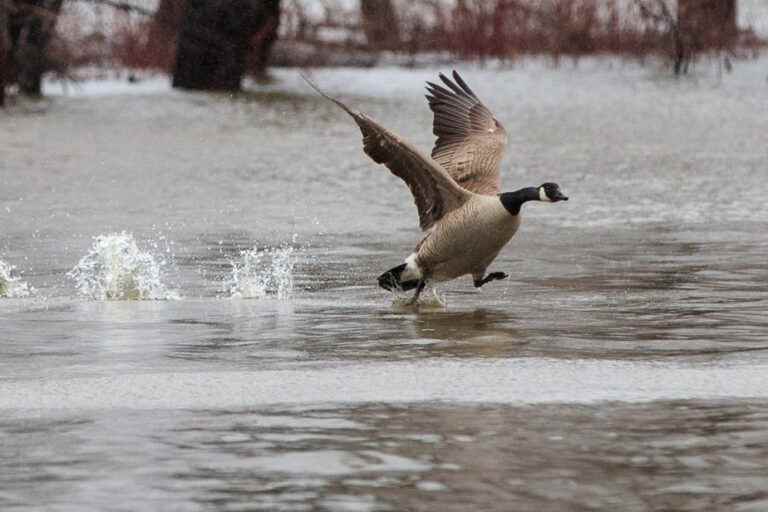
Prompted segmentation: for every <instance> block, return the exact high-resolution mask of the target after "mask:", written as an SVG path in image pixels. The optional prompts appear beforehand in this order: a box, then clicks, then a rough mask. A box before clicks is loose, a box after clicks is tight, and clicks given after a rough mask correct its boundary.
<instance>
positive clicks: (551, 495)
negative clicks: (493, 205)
mask: <svg viewBox="0 0 768 512" xmlns="http://www.w3.org/2000/svg"><path fill="white" fill-rule="evenodd" d="M765 69H766V66H765V61H758V62H740V63H738V64H737V66H736V68H735V72H734V74H733V75H725V76H722V77H718V76H717V75H716V74H707V73H704V72H700V73H699V74H698V75H697V76H696V77H694V78H691V79H686V80H682V81H673V80H670V79H667V78H666V77H665V76H664V75H662V74H660V73H657V72H655V71H654V70H653V69H651V68H638V67H636V66H633V65H621V64H616V63H615V62H614V63H610V62H607V61H600V62H587V63H584V64H582V66H581V67H579V68H578V69H571V68H568V67H565V68H560V69H551V68H550V67H548V66H547V65H543V64H542V63H536V62H529V63H527V64H524V65H522V66H520V67H517V68H514V69H510V70H501V71H496V70H478V69H467V70H466V71H465V72H464V75H465V78H466V79H467V81H468V82H469V83H470V85H472V87H473V88H474V89H475V91H476V92H477V93H478V94H479V95H480V96H481V98H483V99H484V100H485V102H486V104H487V105H488V106H489V107H491V109H492V110H494V112H495V113H496V114H497V117H499V119H500V121H501V122H502V123H503V124H504V125H505V126H506V128H507V131H508V132H509V133H510V135H511V140H510V147H509V156H508V158H507V159H506V160H505V163H504V169H505V170H504V186H505V188H506V189H516V188H520V187H522V186H528V185H538V184H540V183H542V182H545V181H556V182H558V183H560V184H561V186H562V188H563V190H564V191H565V192H566V194H568V195H569V196H570V197H571V200H570V201H569V202H568V203H559V204H555V205H544V204H533V205H529V206H526V208H525V210H524V214H523V215H524V221H523V226H522V228H521V231H520V232H519V233H518V235H517V236H516V237H515V239H514V241H513V242H512V244H510V246H509V247H508V248H507V249H506V250H505V251H504V252H503V253H502V255H501V256H500V257H499V259H498V260H497V262H496V263H495V265H494V267H493V269H492V270H501V271H505V272H507V273H509V274H510V277H509V279H508V280H506V281H503V282H496V283H491V284H490V285H487V286H485V287H484V288H483V289H482V290H480V291H476V290H475V289H474V288H473V287H472V285H471V282H470V281H469V279H466V280H460V281H456V282H454V283H451V284H449V285H446V286H444V287H441V288H440V289H439V290H438V292H437V293H438V294H439V296H440V298H441V300H442V301H443V302H444V303H445V305H444V306H440V304H439V303H438V301H436V300H434V299H429V300H427V302H426V304H425V305H424V306H423V307H421V308H420V309H418V310H413V309H409V308H405V307H402V306H400V305H398V303H394V304H393V299H392V297H391V296H390V295H389V294H388V293H386V292H384V291H382V290H379V289H377V288H376V286H375V277H376V276H377V275H378V274H379V273H381V272H382V271H383V270H386V269H387V268H389V267H391V266H394V265H396V264H397V263H399V261H400V260H401V259H402V257H404V256H405V255H407V253H408V252H409V250H410V249H411V248H412V246H413V244H414V243H415V241H416V240H417V239H418V237H419V231H418V228H417V222H416V214H415V208H414V207H413V205H412V202H411V198H410V196H409V194H408V192H407V189H406V188H405V187H404V186H403V185H402V184H401V183H400V182H399V181H398V180H397V179H396V178H394V177H392V176H390V175H389V174H388V173H387V172H386V171H385V170H384V169H383V168H377V167H376V166H375V165H373V164H372V163H370V162H369V161H368V160H367V159H366V157H365V156H364V155H363V154H362V152H361V150H360V146H359V134H358V132H357V131H356V128H355V127H354V125H353V124H351V122H350V121H349V120H348V119H347V118H345V117H344V115H343V114H342V113H340V112H338V111H337V110H335V108H334V107H333V106H332V105H329V104H327V103H325V102H323V101H321V100H320V99H318V98H316V97H315V96H314V95H313V94H311V92H310V91H309V90H307V88H306V87H305V86H304V85H303V84H302V83H301V81H300V80H299V78H298V76H297V75H296V74H295V73H293V72H277V73H276V77H277V81H276V82H275V83H274V84H272V85H271V86H268V87H265V88H262V89H259V90H258V91H256V92H251V93H248V94H244V95H241V96H238V97H234V98H232V97H229V96H224V95H195V94H185V93H179V92H173V91H170V90H168V88H167V86H166V85H165V84H164V83H163V82H162V81H156V80H150V81H146V82H143V83H140V84H138V85H136V86H128V85H122V84H93V83H91V84H85V85H84V86H83V88H81V89H75V90H74V91H71V92H70V93H69V95H67V96H61V95H58V94H57V91H56V90H55V88H51V89H50V93H51V94H52V99H51V100H50V102H49V103H45V104H42V105H36V106H29V105H16V106H14V107H13V108H12V109H11V111H10V113H8V114H3V115H2V117H0V144H1V145H0V150H1V151H2V158H0V260H2V261H3V262H4V263H5V265H4V266H0V280H3V282H4V283H5V284H4V285H3V286H2V287H0V292H2V290H3V288H4V289H5V292H3V293H4V294H5V295H8V296H9V297H7V298H5V299H0V326H2V327H1V329H2V333H1V335H0V340H2V341H1V342H0V376H1V377H0V439H1V440H2V441H1V442H0V508H2V510H4V511H5V510H9V511H31V510H55V511H65V510H66V511H69V510H73V511H74V510H77V511H81V510H106V509H108V510H137V509H143V510H161V509H162V510H270V511H271V510H328V511H337V510H338V511H345V510H394V511H400V510H414V511H416V510H456V511H463V510H470V509H477V510H489V511H506V510H553V511H554V510H596V509H600V510H638V511H640V510H705V509H707V510H715V509H716V510H743V511H757V510H765V509H768V491H766V489H768V477H767V476H766V475H768V464H766V462H765V460H766V455H767V454H766V446H768V372H766V370H768V353H767V351H768V344H767V343H768V261H767V260H766V253H768V235H766V229H767V228H768V203H767V202H766V201H765V200H764V198H765V197H768V180H766V176H767V175H768V167H766V165H767V162H768V150H766V146H765V140H764V139H765V133H768V107H766V105H768V101H766V100H768V86H766V84H765ZM435 75H436V71H435V70H418V71H403V70H395V69H383V70H374V71H370V70H367V71H362V70H361V71H356V70H328V71H322V72H317V73H316V74H315V79H316V80H317V81H318V82H319V83H320V84H321V85H323V86H324V87H326V88H327V89H328V90H329V92H332V93H333V94H337V95H339V96H340V97H342V98H343V99H345V100H346V101H348V102H349V103H350V104H351V105H353V106H356V107H358V108H360V109H363V110H365V111H366V112H367V113H369V114H370V115H371V116H373V117H374V118H376V119H378V120H380V121H381V122H382V123H383V124H385V125H386V126H389V127H391V128H393V129H395V130H396V131H397V132H398V133H400V134H401V135H403V136H404V137H406V138H408V139H410V140H412V141H413V142H415V143H416V144H418V145H419V146H420V147H422V148H424V150H425V151H426V150H428V149H429V148H430V146H431V142H432V138H431V133H430V132H431V128H430V122H431V118H430V113H429V111H428V109H427V107H426V102H424V101H423V100H422V96H421V94H422V92H423V90H422V84H423V81H424V80H426V79H433V78H434V76H435ZM99 235H102V237H101V238H98V239H94V237H97V236H99ZM11 266H13V267H15V268H12V269H11ZM13 279H15V281H14V280H13ZM136 298H139V299H147V300H114V299H136ZM149 299H160V300H149Z"/></svg>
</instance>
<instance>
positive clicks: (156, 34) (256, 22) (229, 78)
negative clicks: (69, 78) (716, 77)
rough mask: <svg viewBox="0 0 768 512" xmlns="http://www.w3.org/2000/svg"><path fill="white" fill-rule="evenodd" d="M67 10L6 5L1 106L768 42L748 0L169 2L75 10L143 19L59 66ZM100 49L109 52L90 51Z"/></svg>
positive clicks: (11, 0)
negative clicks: (315, 70) (377, 70)
mask: <svg viewBox="0 0 768 512" xmlns="http://www.w3.org/2000/svg"><path fill="white" fill-rule="evenodd" d="M63 1H64V0H0V63H2V65H1V66H0V101H2V98H3V97H2V93H3V92H4V90H5V85H8V84H17V85H18V88H19V90H20V91H21V92H23V93H25V94H29V95H39V93H40V79H41V76H42V74H43V73H44V72H46V71H50V70H54V71H57V70H63V69H66V68H67V66H82V65H97V66H103V67H113V68H129V69H157V70H162V71H165V72H168V73H171V74H172V75H173V83H174V86H176V87H183V88H190V89H209V90H237V89H239V87H240V85H241V83H242V79H243V76H244V75H245V74H247V73H249V72H250V73H252V74H255V75H259V74H264V72H265V70H266V68H267V64H268V62H269V60H270V55H273V57H274V58H276V59H277V61H278V62H279V64H280V65H323V64H333V63H343V64H355V63H357V62H361V61H360V59H358V56H359V55H364V56H365V58H364V59H363V60H362V62H365V63H369V64H371V63H375V61H376V59H377V58H378V56H379V55H382V54H383V52H388V53H389V54H391V55H395V56H398V55H400V56H402V57H403V59H401V62H403V63H405V64H408V63H409V62H414V60H413V59H415V57H416V56H417V55H423V54H427V53H430V54H438V55H443V56H446V57H448V58H452V59H457V60H484V59H490V58H493V59H500V60H513V59H515V58H517V57H519V56H521V55H546V56H550V57H551V58H552V59H553V60H554V61H555V62H557V61H559V60H560V59H561V58H574V59H576V58H579V57H581V56H584V55H592V54H601V53H602V54H618V55H623V56H628V57H635V58H643V57H645V56H650V55H658V56H662V57H664V58H666V59H668V60H669V62H670V64H671V68H672V69H673V70H674V72H675V73H676V74H682V73H686V72H687V71H688V70H689V68H690V65H691V64H692V63H693V62H695V60H696V58H697V56H698V55H701V54H702V53H705V52H716V53H717V54H719V55H721V57H723V58H724V59H730V58H732V57H734V56H737V53H738V50H739V49H740V48H747V47H756V46H758V45H760V44H761V43H760V42H759V41H758V40H757V38H755V37H754V36H751V35H750V33H749V32H739V31H738V30H737V26H736V10H737V0H679V1H678V2H674V3H673V2H670V1H669V0H631V2H630V12H629V13H627V12H626V11H620V9H619V5H618V1H617V0H540V1H539V0H537V1H534V0H452V1H447V0H412V1H405V0H359V2H358V4H357V9H356V11H352V12H350V11H344V10H343V9H341V8H340V7H338V5H337V4H334V3H333V2H323V3H322V5H323V9H324V11H323V14H322V15H321V16H320V17H319V18H318V17H317V16H316V15H315V16H309V15H308V14H307V13H306V12H305V7H306V5H307V4H306V3H305V2H304V1H303V0H283V1H282V2H281V0H160V2H159V5H158V8H157V11H156V12H145V11H143V9H141V8H138V7H135V6H132V4H130V2H127V1H121V0H66V2H67V3H69V2H72V3H75V2H87V3H91V4H102V5H104V6H106V7H105V8H111V9H118V10H124V11H132V10H133V11H135V12H137V13H139V14H140V16H139V18H138V19H139V21H134V22H132V23H126V24H124V25H123V26H121V27H118V28H116V29H115V30H114V31H113V32H112V33H111V35H110V37H109V38H107V37H104V38H103V39H101V40H98V39H96V38H93V39H91V40H90V41H89V44H82V43H81V42H79V41H73V40H69V39H68V35H67V34H66V33H59V34H58V36H57V37H56V41H58V42H59V44H58V45H57V48H58V52H57V54H56V55H55V56H54V57H52V56H51V55H50V52H48V51H47V50H48V48H49V43H50V41H51V39H52V38H54V31H55V27H56V20H57V17H58V15H59V13H60V11H61V7H62V2H63ZM673 5H674V7H673ZM627 16H630V17H631V22H627V20H626V19H625V18H626V17H627ZM133 19H134V20H136V19H137V18H136V17H135V16H134V18H133ZM278 33H279V34H280V41H279V46H278V48H279V51H278V52H277V54H274V52H273V51H272V50H273V47H274V46H275V42H276V41H277V39H278ZM329 34H335V35H333V36H329ZM339 34H341V36H339ZM94 40H97V41H98V42H99V44H101V45H102V46H103V47H104V48H103V49H102V50H101V51H97V52H91V53H88V50H87V49H88V48H91V46H92V43H93V41H94ZM345 59H347V60H345ZM355 59H357V60H355ZM409 59H411V60H410V61H409Z"/></svg>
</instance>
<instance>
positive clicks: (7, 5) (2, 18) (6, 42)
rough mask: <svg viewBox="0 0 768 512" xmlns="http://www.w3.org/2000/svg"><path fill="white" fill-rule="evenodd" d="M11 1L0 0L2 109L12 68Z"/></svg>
mask: <svg viewBox="0 0 768 512" xmlns="http://www.w3.org/2000/svg"><path fill="white" fill-rule="evenodd" d="M10 11H11V1H10V0H0V107H3V106H5V87H6V84H7V83H8V79H9V78H10V77H9V76H8V75H9V72H10V67H11V26H10V22H11V20H10Z"/></svg>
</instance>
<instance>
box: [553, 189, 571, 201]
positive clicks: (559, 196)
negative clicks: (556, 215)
mask: <svg viewBox="0 0 768 512" xmlns="http://www.w3.org/2000/svg"><path fill="white" fill-rule="evenodd" d="M567 200H568V196H566V195H563V193H562V192H560V191H559V190H558V191H557V192H556V193H555V197H554V198H553V199H552V202H553V203H556V202H557V201H567Z"/></svg>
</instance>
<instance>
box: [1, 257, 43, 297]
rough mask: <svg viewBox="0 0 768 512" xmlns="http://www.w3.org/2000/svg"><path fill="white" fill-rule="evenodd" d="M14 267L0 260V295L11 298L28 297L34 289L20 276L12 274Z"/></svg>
mask: <svg viewBox="0 0 768 512" xmlns="http://www.w3.org/2000/svg"><path fill="white" fill-rule="evenodd" d="M15 268H16V267H14V266H13V265H9V264H8V263H6V262H4V261H2V260H0V297H6V298H11V299H16V298H23V297H29V296H30V295H32V293H33V292H34V291H35V290H34V288H32V287H31V286H29V285H28V284H27V283H26V282H24V281H22V280H21V278H19V277H16V276H13V275H12V274H13V270H14V269H15Z"/></svg>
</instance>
